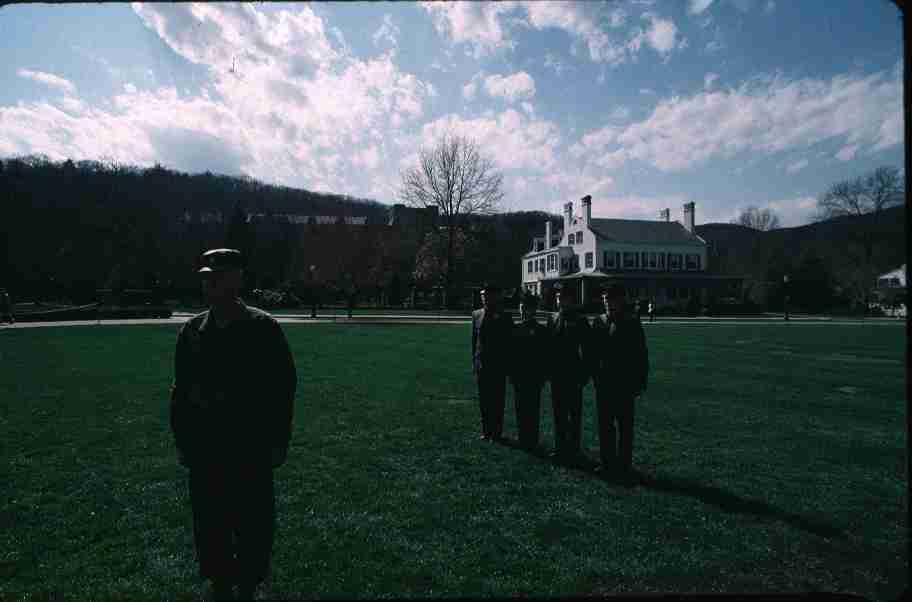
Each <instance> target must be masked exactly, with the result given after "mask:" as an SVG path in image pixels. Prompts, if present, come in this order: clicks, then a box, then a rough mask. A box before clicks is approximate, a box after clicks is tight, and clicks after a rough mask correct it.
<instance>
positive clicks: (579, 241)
mask: <svg viewBox="0 0 912 602" xmlns="http://www.w3.org/2000/svg"><path fill="white" fill-rule="evenodd" d="M576 244H578V245H581V244H583V233H582V232H577V233H576Z"/></svg>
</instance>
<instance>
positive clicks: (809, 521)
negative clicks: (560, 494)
mask: <svg viewBox="0 0 912 602" xmlns="http://www.w3.org/2000/svg"><path fill="white" fill-rule="evenodd" d="M500 443H501V444H502V445H505V446H507V447H512V448H517V449H521V448H520V446H519V445H518V444H517V443H516V442H515V441H511V440H508V439H505V440H501V441H500ZM533 455H536V456H539V457H546V456H543V455H542V454H540V453H534V454H533ZM596 466H597V464H596V463H595V462H592V461H591V460H590V461H584V463H583V464H582V465H578V466H574V467H570V468H571V469H573V470H578V471H580V472H584V473H588V474H591V475H592V476H593V477H594V478H597V479H599V480H602V481H606V482H608V483H612V482H613V481H614V479H613V477H612V476H611V475H608V476H605V475H602V474H599V473H597V472H596V471H595V468H596ZM623 484H624V485H626V486H628V487H631V486H639V487H645V488H647V489H653V490H655V491H661V492H663V493H672V494H676V495H686V496H690V497H693V498H696V499H698V500H700V501H701V502H703V503H704V504H709V505H711V506H716V507H717V508H719V509H721V510H723V511H725V512H731V513H733V514H753V515H755V516H761V517H766V518H771V519H774V520H779V521H782V522H784V523H786V524H788V525H791V526H793V527H795V528H797V529H801V530H803V531H807V532H808V533H811V534H813V535H817V536H819V537H824V538H827V539H839V540H847V539H848V537H847V536H846V534H845V532H843V531H842V530H841V529H839V528H838V527H835V526H833V525H831V524H829V523H826V522H824V521H821V520H818V519H814V518H810V517H807V516H804V515H801V514H797V513H794V512H788V511H787V510H783V509H782V508H777V507H776V506H773V505H772V504H769V503H767V502H764V501H761V500H752V499H747V498H743V497H740V496H737V495H735V494H734V493H732V492H730V491H726V490H725V489H722V488H720V487H715V486H712V485H707V484H705V483H701V482H700V481H696V480H693V479H685V478H675V477H667V476H663V477H656V476H653V475H649V474H644V473H641V472H636V473H635V474H634V477H633V479H632V480H629V481H625V482H623Z"/></svg>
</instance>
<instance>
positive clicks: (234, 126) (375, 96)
mask: <svg viewBox="0 0 912 602" xmlns="http://www.w3.org/2000/svg"><path fill="white" fill-rule="evenodd" d="M134 10H135V11H136V14H137V15H138V16H139V17H140V19H141V20H142V22H143V23H145V24H146V25H147V26H148V27H149V28H150V29H152V30H153V31H155V32H156V33H158V34H159V36H160V37H161V39H162V41H163V42H164V43H165V44H167V45H168V46H170V47H171V48H172V49H173V50H174V51H175V52H177V53H178V54H179V55H180V56H182V57H184V58H185V59H186V60H188V61H191V62H193V63H197V64H200V65H203V66H205V67H206V68H207V71H208V74H209V81H207V82H204V84H203V86H202V91H201V92H200V93H199V95H197V96H192V95H189V94H187V93H180V94H179V93H178V91H177V90H176V89H175V88H168V87H159V88H157V89H152V90H149V91H140V90H138V89H137V88H136V87H135V86H132V85H125V86H124V92H123V93H121V94H118V95H116V96H114V97H113V98H112V99H111V102H110V104H109V105H106V104H105V103H101V104H99V105H96V107H95V108H88V107H87V106H86V105H85V104H84V103H83V102H82V101H81V100H80V99H78V98H71V97H65V98H64V99H63V100H62V101H60V104H59V106H55V105H52V104H48V103H31V104H20V105H19V106H17V107H0V140H3V141H4V147H7V146H10V147H15V148H16V151H17V152H44V153H46V154H48V155H49V156H51V157H55V158H63V157H73V158H98V157H100V156H102V155H109V156H114V157H117V160H118V161H123V162H125V163H134V164H137V165H148V164H151V163H154V162H161V163H162V164H165V165H169V166H171V167H174V168H176V169H181V170H187V171H200V170H205V169H210V170H212V171H222V172H225V173H248V174H250V175H252V176H254V177H257V178H261V179H263V180H265V181H270V182H277V183H282V184H287V185H296V186H305V187H308V188H314V187H321V188H323V189H326V188H327V187H329V188H331V189H334V190H336V191H344V190H350V189H351V186H352V183H351V181H352V177H350V176H351V174H352V173H354V174H355V175H356V176H358V175H359V174H360V172H361V171H363V169H361V170H355V169H354V168H355V167H362V168H363V167H367V168H371V169H372V168H373V167H374V166H377V165H379V163H378V162H379V161H380V159H381V157H382V156H383V154H382V150H381V149H378V148H376V147H375V144H376V143H375V140H376V133H377V132H379V131H389V130H390V129H395V128H398V127H406V126H408V125H409V124H410V123H413V122H414V121H415V120H417V119H418V118H420V117H421V116H422V115H423V114H424V103H425V101H426V100H427V99H428V98H430V97H432V96H434V95H435V94H436V91H435V89H434V88H433V86H431V85H430V84H428V83H426V82H423V81H421V80H419V79H418V78H416V77H415V76H414V75H412V74H410V73H405V72H403V71H401V70H400V69H399V68H398V66H397V65H396V64H395V62H394V60H393V59H394V54H393V53H392V52H387V53H385V54H383V55H381V56H378V57H373V58H369V59H365V60H362V59H359V58H357V57H354V56H352V55H351V54H349V52H348V51H347V50H346V48H345V47H344V46H342V47H341V48H340V43H341V42H337V41H330V38H331V37H332V33H331V31H332V30H331V29H327V28H326V27H324V24H323V22H322V20H321V19H320V18H319V17H317V16H316V15H315V14H314V13H313V11H312V10H311V8H310V7H309V6H306V5H305V6H301V7H295V8H294V9H293V11H289V10H286V9H284V8H283V9H282V10H278V11H276V12H271V13H265V12H261V11H259V10H257V8H256V7H255V5H252V4H243V5H240V4H238V5H226V4H205V5H188V4H154V5H134ZM336 39H338V38H336ZM232 65H234V66H235V67H236V69H235V72H234V73H232V72H231V70H230V68H231V67H232ZM351 149H356V151H357V152H355V151H352V150H351Z"/></svg>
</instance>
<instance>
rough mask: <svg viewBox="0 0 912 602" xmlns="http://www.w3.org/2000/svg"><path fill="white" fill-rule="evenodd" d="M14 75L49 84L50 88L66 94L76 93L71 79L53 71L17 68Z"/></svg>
mask: <svg viewBox="0 0 912 602" xmlns="http://www.w3.org/2000/svg"><path fill="white" fill-rule="evenodd" d="M16 75H18V76H19V77H24V78H25V79H30V80H32V81H36V82H38V83H40V84H44V85H46V86H51V87H52V88H57V89H59V90H61V91H63V92H64V93H67V94H75V93H76V86H74V85H73V83H72V82H71V81H69V80H67V79H64V78H62V77H60V76H59V75H54V74H53V73H46V72H44V71H31V70H29V69H19V70H18V71H17V72H16Z"/></svg>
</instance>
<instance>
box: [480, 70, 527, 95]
mask: <svg viewBox="0 0 912 602" xmlns="http://www.w3.org/2000/svg"><path fill="white" fill-rule="evenodd" d="M484 86H485V91H486V92H487V93H488V94H489V95H490V96H496V97H500V98H503V99H504V100H506V101H507V102H514V101H516V100H520V99H527V98H532V97H533V96H535V80H534V79H532V76H531V75H529V74H528V73H526V72H525V71H519V72H518V73H513V74H512V75H506V76H501V75H496V74H495V75H490V76H488V77H486V78H485V80H484Z"/></svg>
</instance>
